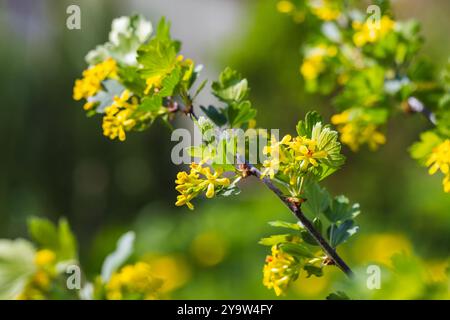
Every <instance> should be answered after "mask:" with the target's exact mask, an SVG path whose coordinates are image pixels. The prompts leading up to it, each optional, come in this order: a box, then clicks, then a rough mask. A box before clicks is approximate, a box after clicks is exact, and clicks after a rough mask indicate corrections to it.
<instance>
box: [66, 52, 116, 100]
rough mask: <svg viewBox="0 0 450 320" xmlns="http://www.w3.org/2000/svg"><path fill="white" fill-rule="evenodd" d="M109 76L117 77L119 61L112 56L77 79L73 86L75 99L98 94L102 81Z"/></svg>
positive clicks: (85, 71)
mask: <svg viewBox="0 0 450 320" xmlns="http://www.w3.org/2000/svg"><path fill="white" fill-rule="evenodd" d="M107 78H113V79H116V78H117V63H116V61H115V60H114V59H112V58H109V59H106V60H105V61H103V62H101V63H99V64H96V65H94V66H91V67H90V68H88V69H86V70H84V71H83V78H82V79H78V80H76V81H75V86H74V88H73V98H74V100H81V99H83V98H84V99H87V98H89V97H92V96H94V95H96V94H97V92H98V91H99V90H100V89H101V84H102V81H103V80H105V79H107ZM85 108H86V105H85Z"/></svg>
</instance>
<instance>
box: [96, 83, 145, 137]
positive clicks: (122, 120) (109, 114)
mask: <svg viewBox="0 0 450 320" xmlns="http://www.w3.org/2000/svg"><path fill="white" fill-rule="evenodd" d="M129 99H130V92H129V91H128V90H124V91H123V92H122V94H121V95H120V97H117V96H116V97H114V102H113V104H112V105H110V106H109V107H107V108H106V109H105V116H104V117H103V125H102V127H103V134H104V135H105V136H107V137H109V138H110V139H112V140H113V139H115V138H119V140H120V141H124V140H125V139H126V133H125V132H126V131H129V130H131V129H132V128H133V127H134V126H135V125H136V120H135V119H133V118H132V115H133V113H134V111H135V110H136V109H137V105H138V102H137V99H135V98H134V97H132V98H131V103H129V102H128V100H129Z"/></svg>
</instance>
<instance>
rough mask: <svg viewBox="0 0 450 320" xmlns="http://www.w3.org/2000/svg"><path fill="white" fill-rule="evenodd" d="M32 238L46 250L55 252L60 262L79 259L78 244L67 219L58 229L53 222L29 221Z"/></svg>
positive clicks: (43, 220) (42, 220) (45, 220)
mask: <svg viewBox="0 0 450 320" xmlns="http://www.w3.org/2000/svg"><path fill="white" fill-rule="evenodd" d="M28 230H29V233H30V236H31V238H32V239H33V240H34V241H36V243H37V244H38V245H39V246H40V247H41V248H45V249H49V250H52V251H54V252H55V254H56V257H57V259H58V261H65V260H76V259H77V242H76V239H75V236H74V235H73V233H72V231H71V230H70V226H69V223H68V222H67V220H66V219H60V220H59V224H58V226H57V227H56V226H55V225H54V224H53V223H52V222H51V221H49V220H48V219H43V218H36V217H33V218H31V219H29V220H28Z"/></svg>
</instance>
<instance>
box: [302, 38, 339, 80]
mask: <svg viewBox="0 0 450 320" xmlns="http://www.w3.org/2000/svg"><path fill="white" fill-rule="evenodd" d="M337 53H338V50H337V48H336V47H335V46H327V45H324V44H321V45H319V46H317V47H314V48H311V49H309V50H308V52H307V53H306V55H305V59H304V60H303V63H302V65H301V66H300V73H301V74H302V76H303V77H304V78H305V79H306V80H314V79H316V78H317V77H318V76H319V75H320V73H322V72H323V71H324V70H325V67H326V65H325V61H324V60H325V58H327V57H334V56H336V54H337Z"/></svg>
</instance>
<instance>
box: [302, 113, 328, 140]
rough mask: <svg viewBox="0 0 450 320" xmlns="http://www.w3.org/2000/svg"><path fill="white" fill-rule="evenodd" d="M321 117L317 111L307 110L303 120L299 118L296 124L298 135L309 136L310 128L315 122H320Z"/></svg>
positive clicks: (311, 128)
mask: <svg viewBox="0 0 450 320" xmlns="http://www.w3.org/2000/svg"><path fill="white" fill-rule="evenodd" d="M321 122H322V117H321V116H320V114H319V113H317V112H316V111H309V112H308V113H307V114H306V116H305V120H300V121H299V122H298V124H297V127H296V129H297V133H298V135H299V136H301V137H303V136H306V137H308V138H310V137H311V133H312V130H313V128H314V126H315V125H316V123H321Z"/></svg>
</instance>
